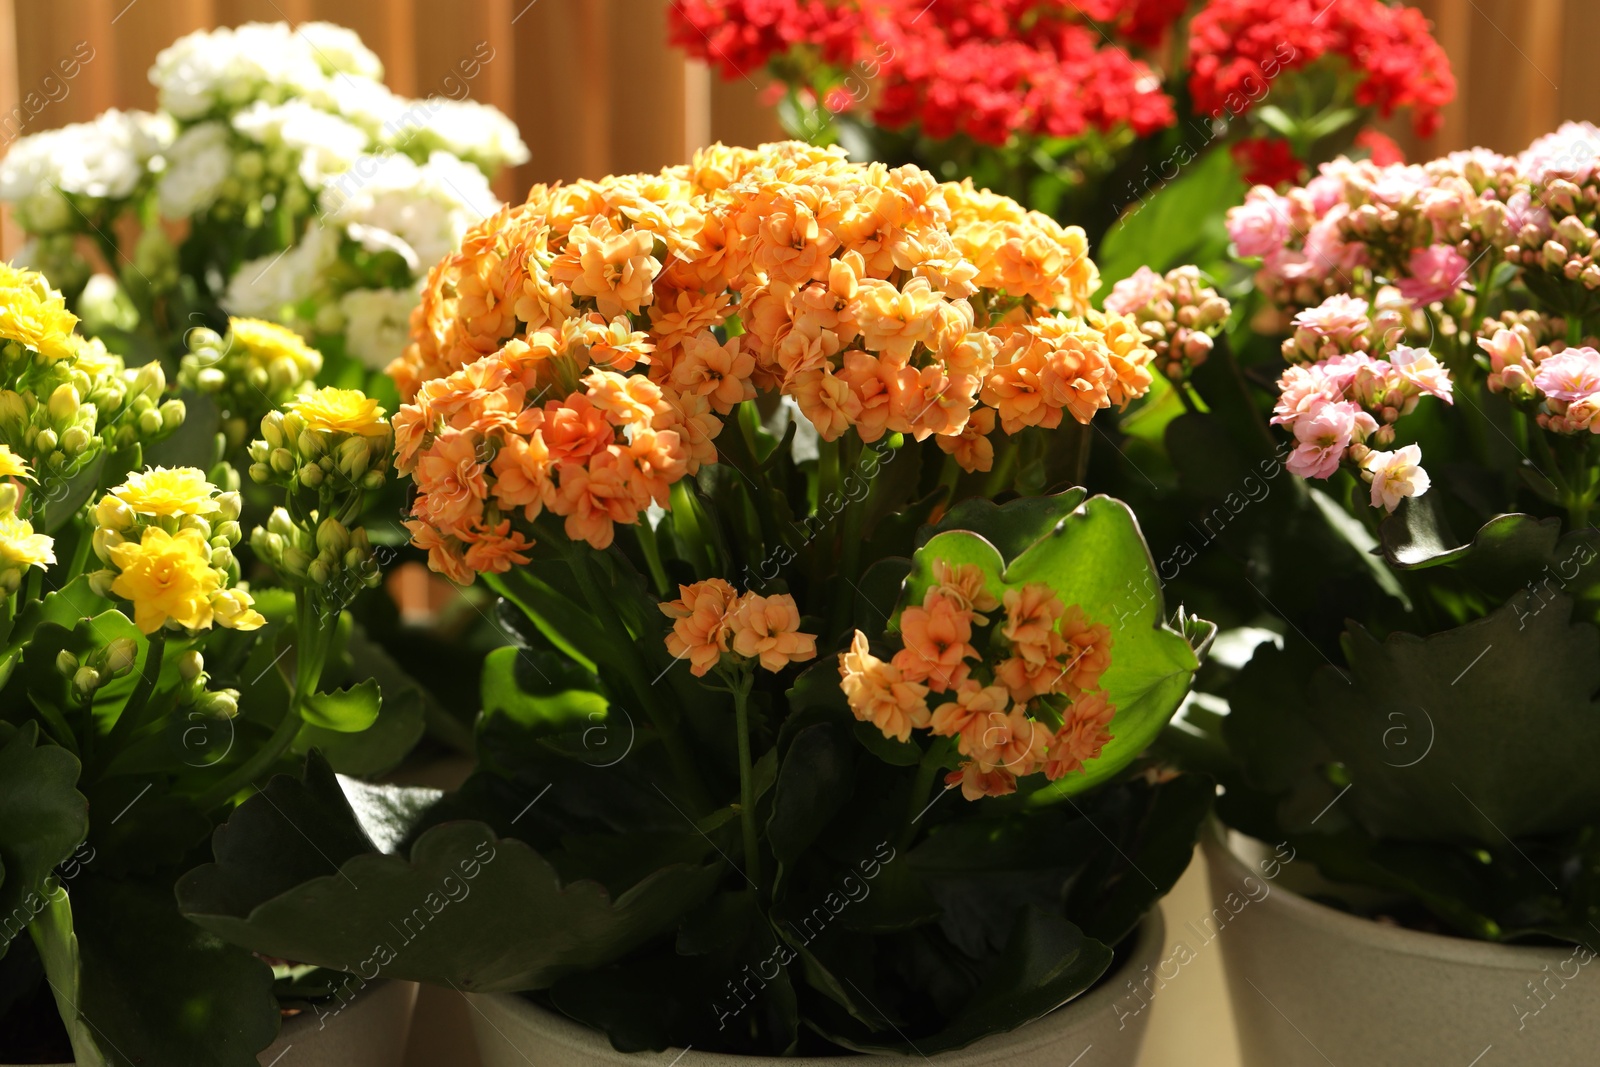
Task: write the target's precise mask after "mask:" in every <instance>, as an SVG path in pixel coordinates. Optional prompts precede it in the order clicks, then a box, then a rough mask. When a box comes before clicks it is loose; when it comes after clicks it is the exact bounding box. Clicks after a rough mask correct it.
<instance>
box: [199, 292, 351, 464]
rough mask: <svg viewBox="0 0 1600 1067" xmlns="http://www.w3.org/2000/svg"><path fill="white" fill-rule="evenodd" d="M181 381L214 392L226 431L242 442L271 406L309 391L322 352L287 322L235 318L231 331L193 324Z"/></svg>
mask: <svg viewBox="0 0 1600 1067" xmlns="http://www.w3.org/2000/svg"><path fill="white" fill-rule="evenodd" d="M186 341H187V344H188V348H189V351H188V352H187V353H186V354H185V355H184V357H183V360H182V362H181V363H180V365H179V368H178V383H179V384H180V385H182V386H183V387H184V388H185V389H193V390H194V391H195V392H198V393H205V394H206V395H208V396H211V397H214V398H215V399H216V401H217V407H218V408H219V409H221V411H222V417H223V433H224V434H225V435H226V436H227V438H228V441H229V444H230V445H233V446H235V447H237V446H238V445H239V444H240V442H242V441H243V439H244V435H245V434H246V433H247V432H248V430H249V428H250V427H252V426H255V425H256V424H257V423H259V422H260V421H261V419H262V418H263V417H264V416H265V415H266V414H267V413H269V412H271V411H273V410H275V409H277V408H279V407H282V406H283V405H284V404H286V403H288V402H289V401H290V400H292V399H294V398H295V397H297V396H299V395H301V394H303V393H305V392H307V391H309V390H310V389H311V382H312V380H313V379H314V378H316V376H317V373H318V372H319V371H321V370H322V353H321V352H318V351H317V350H316V349H314V348H312V347H311V346H310V345H308V344H306V343H305V341H304V340H302V339H301V337H300V335H299V334H297V333H295V332H294V331H293V330H290V329H288V328H287V327H284V326H279V325H277V324H276V323H272V322H263V321H262V320H260V319H240V318H235V319H229V320H228V334H227V336H226V337H224V336H221V335H219V334H218V333H217V332H216V331H215V330H208V329H205V328H203V327H202V328H200V329H196V330H191V331H190V332H189V335H188V337H187V338H186Z"/></svg>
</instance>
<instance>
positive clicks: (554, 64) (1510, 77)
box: [0, 0, 1600, 250]
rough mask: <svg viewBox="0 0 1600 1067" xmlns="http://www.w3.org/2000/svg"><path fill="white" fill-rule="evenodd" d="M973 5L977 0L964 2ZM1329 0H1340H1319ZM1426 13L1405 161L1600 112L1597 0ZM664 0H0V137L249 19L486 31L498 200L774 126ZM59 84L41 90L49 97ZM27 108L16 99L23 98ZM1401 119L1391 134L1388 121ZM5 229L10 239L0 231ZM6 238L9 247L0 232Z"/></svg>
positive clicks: (443, 32)
mask: <svg viewBox="0 0 1600 1067" xmlns="http://www.w3.org/2000/svg"><path fill="white" fill-rule="evenodd" d="M974 2H980V0H974ZM1331 2H1332V3H1338V2H1340V0H1331ZM1414 2H1415V4H1416V6H1418V7H1420V8H1421V9H1422V10H1423V11H1424V12H1425V13H1426V14H1427V15H1428V16H1429V17H1430V18H1431V19H1433V21H1434V24H1435V32H1436V34H1437V35H1438V37H1439V39H1440V40H1441V41H1442V42H1443V43H1444V45H1445V47H1446V48H1447V49H1448V50H1449V52H1450V55H1451V58H1452V59H1453V61H1454V63H1455V69H1456V72H1457V75H1458V78H1459V80H1460V83H1461V92H1460V95H1459V98H1458V99H1457V101H1456V103H1455V104H1454V105H1453V106H1452V107H1451V108H1450V110H1449V111H1448V112H1447V114H1446V118H1445V123H1444V128H1443V130H1442V131H1441V133H1440V134H1439V136H1438V137H1436V138H1435V139H1434V140H1433V141H1432V142H1431V143H1427V144H1421V143H1418V142H1417V141H1416V140H1415V139H1414V138H1407V137H1405V136H1404V135H1403V134H1402V137H1401V139H1402V142H1403V143H1404V144H1405V147H1406V148H1407V150H1408V151H1409V152H1411V153H1412V155H1413V157H1414V158H1415V157H1417V156H1425V155H1429V154H1434V153H1435V152H1439V151H1448V150H1450V149H1454V148H1462V147H1467V146H1469V145H1473V144H1482V145H1485V146H1487V147H1491V148H1496V149H1499V150H1502V151H1509V150H1514V149H1517V148H1520V147H1522V146H1523V145H1525V144H1526V143H1527V142H1528V141H1529V140H1531V139H1532V138H1533V137H1534V136H1535V135H1537V134H1538V133H1541V132H1544V131H1547V130H1549V129H1552V128H1554V126H1555V125H1556V124H1557V123H1558V122H1559V121H1560V120H1562V119H1567V118H1590V119H1595V120H1600V78H1595V77H1593V72H1592V70H1591V69H1590V68H1588V67H1587V65H1586V64H1587V62H1588V55H1587V53H1588V52H1590V51H1591V50H1592V42H1593V41H1595V40H1597V39H1600V2H1596V0H1414ZM665 6H666V0H475V2H473V0H0V133H3V134H5V135H6V136H5V137H4V138H3V139H0V144H3V143H5V141H7V140H9V135H10V133H11V132H12V131H14V130H15V125H16V124H15V122H14V121H10V122H8V121H6V116H11V115H14V114H16V112H15V111H14V109H16V108H18V107H19V106H20V105H21V104H22V103H23V102H24V101H26V100H28V99H29V96H30V94H33V100H34V101H35V103H37V102H38V101H39V100H40V99H42V98H43V97H44V95H45V93H44V91H43V89H42V88H41V85H42V83H43V81H44V79H45V78H46V77H47V76H48V75H50V74H51V73H52V72H53V71H54V70H55V69H56V65H57V64H58V63H59V62H60V61H61V60H63V59H66V58H68V57H70V56H72V55H73V54H74V52H75V51H76V52H78V54H79V55H80V56H81V55H82V54H83V53H82V48H83V45H84V43H87V46H88V47H89V48H92V49H93V53H94V58H93V59H92V60H91V61H89V62H87V63H84V64H83V66H82V69H81V71H80V73H79V74H78V76H77V77H76V78H75V79H73V80H72V81H71V82H69V83H67V90H68V91H67V93H66V95H65V96H64V97H62V98H61V99H59V100H58V101H52V102H48V103H46V104H45V106H44V107H43V108H42V109H41V110H39V111H38V113H37V114H36V115H33V116H32V117H29V118H28V119H27V122H26V124H25V125H24V127H23V132H33V131H36V130H39V129H44V128H47V127H50V126H59V125H63V124H65V123H68V122H78V121H82V120H84V119H87V118H90V117H92V116H93V115H95V114H97V113H99V112H100V111H102V110H104V109H105V108H107V107H111V106H117V107H123V108H130V107H133V108H150V107H153V106H154V104H155V91H154V89H153V88H152V87H151V85H150V83H149V81H148V80H147V78H146V71H147V70H148V69H149V67H150V63H151V61H152V60H153V59H154V57H155V55H156V53H157V52H158V51H159V50H160V49H161V48H162V47H164V46H165V45H167V44H168V43H170V42H171V41H172V40H174V39H175V38H177V37H178V36H179V35H181V34H183V33H187V32H188V31H190V30H194V29H198V28H201V27H207V26H214V25H236V24H238V23H241V22H247V21H252V20H258V21H276V20H285V19H286V20H289V21H294V22H298V21H302V20H306V19H326V20H329V21H332V22H337V23H341V24H343V25H346V26H350V27H351V28H353V29H355V30H356V31H357V32H359V33H360V34H361V36H362V38H363V39H364V40H365V41H366V42H367V44H368V45H369V46H370V47H372V48H373V49H374V50H375V51H377V53H378V54H379V55H380V56H382V58H383V61H384V64H385V66H386V67H387V68H388V74H387V80H388V83H389V85H390V87H391V88H393V89H395V90H396V91H397V92H400V93H403V94H406V95H410V96H427V95H431V94H437V93H447V92H449V91H450V89H451V88H452V87H454V86H456V85H458V84H459V82H457V81H451V80H447V79H451V78H452V76H453V75H455V73H456V69H457V64H458V63H460V62H461V61H463V60H465V59H468V58H470V57H471V56H472V55H473V54H474V50H475V49H477V48H479V46H480V45H482V44H483V43H485V42H487V43H488V44H489V45H490V47H492V48H493V49H494V59H493V60H492V61H490V62H489V63H487V64H486V65H485V66H484V68H483V70H482V72H481V73H480V74H479V75H478V76H477V77H476V78H475V79H474V80H473V81H472V82H471V83H470V84H469V86H468V88H469V90H470V92H471V95H472V96H473V98H474V99H477V100H480V101H483V102H485V103H490V104H494V105H495V106H497V107H499V108H500V109H501V110H503V111H505V112H506V113H507V114H508V115H510V116H511V117H512V119H514V120H515V121H516V123H517V125H518V126H519V127H520V128H521V130H522V136H523V138H524V139H525V140H526V141H527V142H528V145H529V147H530V149H531V150H532V152H533V158H532V160H531V161H530V162H529V163H528V164H527V165H525V166H523V167H521V168H519V169H518V170H517V172H516V173H514V174H511V175H507V176H505V177H504V178H502V180H501V182H500V193H501V195H502V196H503V197H505V198H507V199H510V198H513V197H516V196H517V194H518V193H519V191H521V190H525V189H526V188H527V186H528V185H529V184H531V183H532V182H535V181H546V180H552V179H557V178H567V179H570V178H576V177H579V176H585V175H587V176H598V175H603V174H606V173H612V172H626V171H635V170H654V169H656V168H658V167H660V166H662V165H664V164H666V163H669V162H677V161H680V160H682V159H684V158H685V156H686V155H687V154H688V152H689V151H691V150H692V149H693V148H694V147H695V146H698V145H701V144H705V143H707V142H709V141H712V140H723V141H727V142H730V143H747V144H753V143H756V142H758V141H761V140H769V139H772V138H773V137H775V136H778V135H779V129H778V126H777V123H776V121H775V119H774V118H773V117H772V115H771V113H770V111H769V110H768V109H767V108H765V107H763V106H762V105H761V103H760V102H759V100H758V99H757V97H758V93H759V86H758V85H757V83H758V82H761V81H762V78H761V76H760V75H759V74H756V73H752V75H751V78H750V79H735V80H733V81H731V82H723V81H722V80H721V79H719V78H716V77H715V76H713V75H711V74H710V73H709V72H707V71H706V70H705V68H704V67H702V66H700V65H699V64H696V63H689V62H686V61H685V60H684V58H683V56H682V54H681V53H680V52H678V51H677V50H676V49H674V48H671V47H669V46H668V45H667V42H666V26H665V16H664V8H665ZM59 93H60V89H59V87H58V88H56V89H55V90H54V94H53V95H59ZM23 114H24V116H26V112H25V111H24V112H23ZM1396 132H1397V133H1398V132H1400V131H1399V130H1397V131H1396ZM8 236H14V235H8ZM4 247H5V249H6V250H9V249H10V248H13V247H15V245H14V243H13V242H12V241H10V240H7V241H5V242H4Z"/></svg>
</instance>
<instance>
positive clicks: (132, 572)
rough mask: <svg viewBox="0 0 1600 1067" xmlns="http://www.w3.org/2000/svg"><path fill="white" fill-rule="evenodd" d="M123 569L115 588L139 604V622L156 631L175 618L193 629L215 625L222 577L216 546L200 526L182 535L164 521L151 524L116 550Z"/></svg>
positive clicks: (144, 629)
mask: <svg viewBox="0 0 1600 1067" xmlns="http://www.w3.org/2000/svg"><path fill="white" fill-rule="evenodd" d="M110 555H111V562H112V564H113V565H114V566H115V567H116V568H117V570H118V571H120V572H121V573H119V574H118V575H117V577H116V580H115V581H114V582H112V583H111V592H112V593H113V594H114V595H116V596H119V597H121V598H122V599H124V600H127V601H130V602H132V604H133V621H134V623H135V625H137V626H138V627H139V629H140V631H141V632H143V633H147V634H151V633H155V632H156V631H157V630H159V629H161V628H162V627H163V626H165V625H166V624H167V623H168V622H169V621H171V622H175V623H177V624H178V625H179V626H182V627H183V628H185V629H187V630H206V629H210V627H211V621H212V609H211V597H212V595H213V594H214V593H217V592H218V591H219V588H220V586H221V584H222V579H221V578H220V577H219V576H218V574H217V572H216V571H215V570H213V569H212V567H211V549H210V548H209V547H207V545H206V541H205V538H204V537H202V536H201V535H200V531H198V530H179V531H178V533H177V536H173V535H172V534H169V533H167V531H165V530H163V529H162V528H161V527H159V526H150V527H147V528H146V529H145V531H144V536H143V538H141V539H140V540H139V541H138V542H137V543H135V542H132V541H126V542H124V543H122V544H120V545H113V546H112V547H111V549H110Z"/></svg>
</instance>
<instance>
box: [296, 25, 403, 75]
mask: <svg viewBox="0 0 1600 1067" xmlns="http://www.w3.org/2000/svg"><path fill="white" fill-rule="evenodd" d="M295 34H296V35H297V36H298V37H299V38H300V40H302V41H304V42H305V44H306V47H307V48H309V49H310V50H311V55H312V57H313V58H314V59H315V60H316V61H317V64H318V65H319V66H320V67H321V68H322V71H323V73H324V74H328V75H330V76H333V80H335V81H339V80H342V79H340V78H339V77H338V75H341V74H347V75H350V76H351V77H352V78H364V79H366V80H368V81H381V80H382V79H383V60H381V59H379V58H378V55H377V53H376V52H374V51H373V50H372V49H370V48H368V47H367V46H366V45H364V44H362V43H361V36H360V35H359V34H358V33H356V31H355V30H351V29H346V28H345V27H343V26H338V25H335V24H334V23H332V22H302V23H300V25H298V26H296V27H295Z"/></svg>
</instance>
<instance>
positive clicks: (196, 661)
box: [178, 648, 206, 682]
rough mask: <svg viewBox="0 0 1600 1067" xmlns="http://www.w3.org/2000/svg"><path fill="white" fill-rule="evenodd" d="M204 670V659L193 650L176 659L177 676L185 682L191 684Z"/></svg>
mask: <svg viewBox="0 0 1600 1067" xmlns="http://www.w3.org/2000/svg"><path fill="white" fill-rule="evenodd" d="M205 669H206V661H205V657H204V656H202V655H201V654H200V653H199V652H198V651H197V650H195V649H192V648H191V649H190V650H189V651H187V652H185V653H184V654H183V655H181V656H179V657H178V674H179V676H181V677H182V678H183V680H184V681H186V682H192V681H194V680H195V679H196V678H198V677H200V672H201V671H203V670H205Z"/></svg>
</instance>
